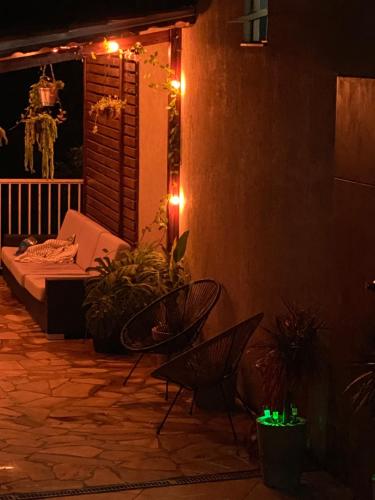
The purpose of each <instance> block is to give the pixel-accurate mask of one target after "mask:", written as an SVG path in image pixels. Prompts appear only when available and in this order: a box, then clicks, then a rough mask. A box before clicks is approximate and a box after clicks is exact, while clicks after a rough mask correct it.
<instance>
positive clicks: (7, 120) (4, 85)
mask: <svg viewBox="0 0 375 500" xmlns="http://www.w3.org/2000/svg"><path fill="white" fill-rule="evenodd" d="M53 69H54V73H55V77H56V79H59V80H62V81H63V82H64V83H65V88H64V89H63V90H62V91H60V93H59V95H60V100H61V103H62V107H63V109H65V110H66V111H67V120H66V121H65V122H64V123H63V124H61V125H59V129H58V134H59V135H58V138H57V140H56V143H55V162H56V168H57V170H56V177H66V176H67V174H68V173H69V174H72V172H70V167H68V168H66V167H65V168H61V167H60V168H59V163H60V162H65V163H67V162H68V163H69V150H70V148H72V147H78V146H81V145H82V124H83V98H82V96H83V64H82V62H80V61H71V62H64V63H59V64H54V66H53ZM39 75H40V70H39V67H36V68H30V69H25V70H20V71H13V72H10V73H2V74H1V75H0V92H1V95H2V96H3V99H2V105H1V112H0V126H1V127H3V128H4V129H5V130H6V131H7V135H8V140H9V144H8V146H3V147H2V148H0V177H2V178H4V177H12V178H18V177H25V178H28V177H40V172H38V171H37V173H36V175H33V176H31V175H30V174H29V173H28V172H25V170H24V166H23V155H24V144H23V142H24V125H23V124H22V123H21V124H19V125H18V126H17V127H16V128H14V129H13V130H10V129H11V128H12V127H13V126H14V125H15V124H16V122H17V120H18V119H19V118H20V115H21V113H22V112H23V110H24V108H25V107H26V106H27V102H28V89H29V86H30V85H31V84H33V83H35V82H37V81H38V79H39ZM35 158H36V159H38V161H37V162H36V165H39V164H40V161H39V160H40V156H36V157H35ZM64 171H65V172H64ZM69 176H70V175H69Z"/></svg>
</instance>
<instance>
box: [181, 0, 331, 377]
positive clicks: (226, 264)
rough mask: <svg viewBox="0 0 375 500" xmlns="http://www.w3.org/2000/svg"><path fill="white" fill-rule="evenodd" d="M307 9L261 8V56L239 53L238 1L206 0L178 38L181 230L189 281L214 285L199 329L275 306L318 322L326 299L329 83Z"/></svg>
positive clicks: (323, 44) (288, 5)
mask: <svg viewBox="0 0 375 500" xmlns="http://www.w3.org/2000/svg"><path fill="white" fill-rule="evenodd" d="M271 4H272V3H271ZM318 4H319V5H315V6H312V5H311V2H309V1H301V2H298V7H296V5H295V2H292V1H287V0H284V1H283V2H278V10H277V11H276V10H272V7H270V15H269V45H268V46H267V47H264V48H241V47H240V42H241V36H242V26H241V25H240V24H230V23H229V21H230V20H232V19H234V18H236V17H239V16H240V15H241V14H242V2H241V1H238V2H231V3H229V2H226V1H225V0H214V1H213V2H211V6H210V7H209V8H208V9H207V10H206V11H204V12H202V14H201V15H200V16H199V18H198V21H197V23H196V25H195V26H194V27H193V28H191V29H188V30H184V31H183V70H184V72H185V75H186V95H185V96H184V99H183V110H182V115H183V143H182V186H183V188H184V190H185V194H186V208H185V211H184V214H183V220H182V227H189V228H190V230H191V234H190V236H191V238H190V242H189V259H190V263H191V267H192V270H193V274H194V276H195V277H197V278H198V277H203V276H212V277H214V278H216V279H218V280H219V281H220V282H221V283H222V284H223V285H224V293H223V296H222V298H221V301H220V304H219V306H218V308H217V310H216V314H215V315H214V316H213V317H212V320H211V323H210V326H211V332H212V331H216V330H219V329H222V328H225V327H227V326H228V325H230V324H232V323H233V322H235V321H239V320H241V319H243V318H245V317H246V316H249V315H251V314H254V313H256V312H258V311H264V312H265V313H266V320H267V321H269V320H270V319H271V318H272V315H273V314H274V313H275V312H279V311H280V310H281V309H282V298H285V299H289V300H294V299H295V300H298V301H299V302H300V303H302V304H308V305H318V306H321V307H322V309H323V313H324V314H325V312H326V311H325V310H326V308H327V306H328V304H329V303H330V300H331V299H330V284H331V281H330V279H329V272H330V266H329V257H330V245H331V238H330V236H331V214H332V187H333V156H334V123H335V95H336V94H335V92H336V90H335V88H336V80H335V75H334V73H333V71H332V70H330V69H329V68H328V67H327V65H325V64H322V59H323V58H324V60H326V59H327V58H328V55H327V54H326V51H327V44H328V43H329V40H328V41H327V40H325V39H324V36H316V35H315V34H314V30H315V29H317V26H318V24H319V23H323V24H324V20H325V19H327V22H328V16H327V15H326V13H325V12H324V16H323V13H322V12H320V9H324V7H323V6H321V5H320V2H319V3H318ZM313 14H314V15H315V16H318V17H319V22H318V20H317V19H316V21H314V17H312V15H313ZM286 26H287V29H286ZM321 29H322V30H323V32H324V26H321ZM296 40H298V43H296ZM245 365H246V363H245ZM243 370H244V371H245V372H246V371H251V363H250V362H249V363H248V364H247V366H244V367H243Z"/></svg>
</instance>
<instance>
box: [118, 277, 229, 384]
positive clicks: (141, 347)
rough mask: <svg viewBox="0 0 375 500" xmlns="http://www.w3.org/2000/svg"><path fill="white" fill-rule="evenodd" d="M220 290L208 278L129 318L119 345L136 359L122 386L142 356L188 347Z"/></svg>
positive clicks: (216, 299) (194, 282)
mask: <svg viewBox="0 0 375 500" xmlns="http://www.w3.org/2000/svg"><path fill="white" fill-rule="evenodd" d="M220 291H221V286H220V284H219V283H217V282H216V281H214V280H212V279H201V280H196V281H192V282H190V283H188V284H186V285H182V286H180V287H179V288H176V289H175V290H172V291H171V292H169V293H167V294H166V295H163V296H162V297H159V298H158V299H156V300H155V301H154V302H152V303H151V304H149V305H148V306H146V307H145V308H144V309H142V310H141V311H140V312H138V313H137V314H135V315H134V316H133V317H132V318H130V320H129V321H127V323H126V324H125V325H124V327H123V328H122V331H121V342H122V344H123V346H124V347H125V348H126V349H127V350H129V351H134V352H138V353H140V356H139V357H138V358H137V360H136V361H135V363H134V364H133V366H132V368H131V370H130V371H129V373H128V375H127V377H126V378H125V380H124V385H125V384H126V383H127V381H128V380H129V378H130V376H131V375H132V373H133V371H134V370H135V368H136V367H137V365H138V363H139V362H140V361H141V359H142V358H143V356H144V355H145V354H146V353H151V352H152V353H158V354H165V355H166V356H167V358H170V357H172V356H173V355H174V354H177V353H180V352H181V351H183V350H185V349H187V348H188V347H190V346H191V345H192V343H193V342H194V341H195V340H196V339H197V337H198V335H199V333H200V331H201V329H202V327H203V325H204V323H205V322H206V320H207V318H208V315H209V314H210V312H211V310H212V308H213V307H214V305H215V304H216V302H217V301H218V299H219V296H220Z"/></svg>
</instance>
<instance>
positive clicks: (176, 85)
mask: <svg viewBox="0 0 375 500" xmlns="http://www.w3.org/2000/svg"><path fill="white" fill-rule="evenodd" d="M171 87H172V89H174V90H180V88H181V82H180V81H179V80H172V81H171Z"/></svg>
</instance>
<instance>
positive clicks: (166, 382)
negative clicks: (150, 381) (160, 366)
mask: <svg viewBox="0 0 375 500" xmlns="http://www.w3.org/2000/svg"><path fill="white" fill-rule="evenodd" d="M168 389H169V380H166V381H165V400H166V401H168V397H169V392H168Z"/></svg>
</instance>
